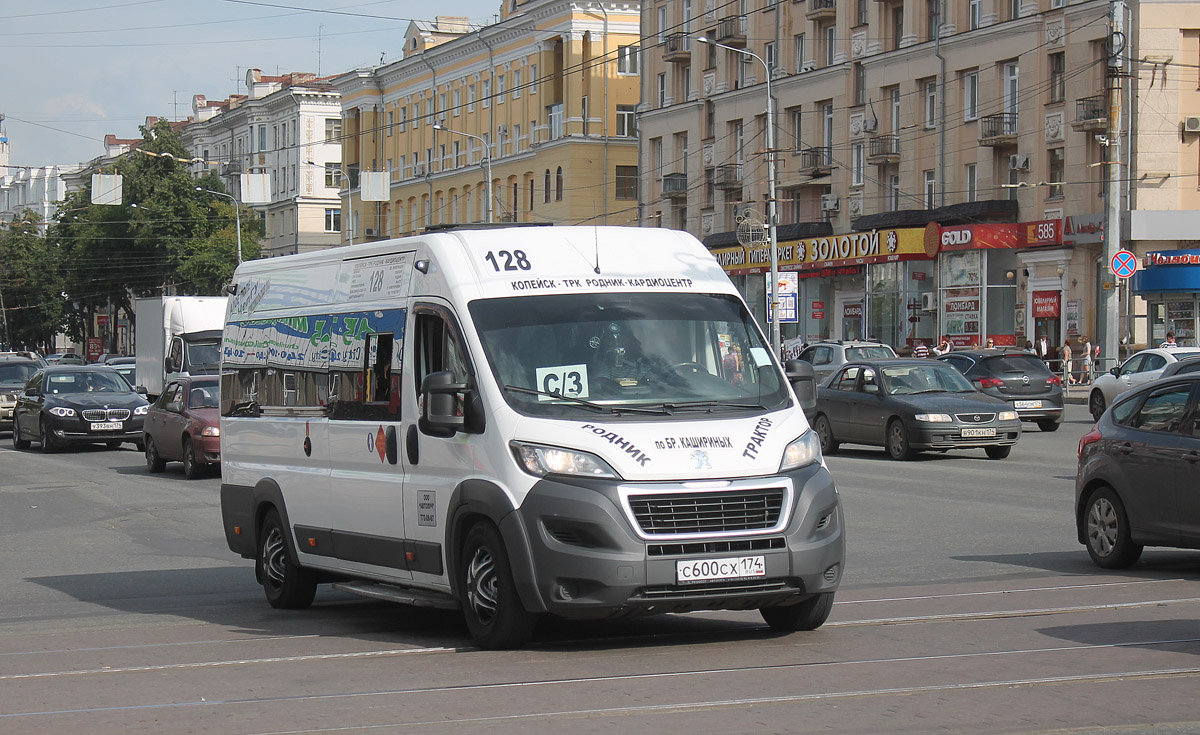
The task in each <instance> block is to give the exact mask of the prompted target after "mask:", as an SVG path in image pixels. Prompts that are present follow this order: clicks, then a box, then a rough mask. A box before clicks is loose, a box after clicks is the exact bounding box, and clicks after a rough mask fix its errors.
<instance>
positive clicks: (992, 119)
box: [979, 112, 1017, 148]
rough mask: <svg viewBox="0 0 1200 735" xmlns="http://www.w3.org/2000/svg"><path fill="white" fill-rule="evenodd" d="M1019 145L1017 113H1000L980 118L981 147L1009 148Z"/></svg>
mask: <svg viewBox="0 0 1200 735" xmlns="http://www.w3.org/2000/svg"><path fill="white" fill-rule="evenodd" d="M1016 144H1017V113H1015V112H998V113H996V114H995V115H985V116H984V117H981V118H979V145H986V146H991V147H992V148H1007V147H1011V146H1015V145H1016Z"/></svg>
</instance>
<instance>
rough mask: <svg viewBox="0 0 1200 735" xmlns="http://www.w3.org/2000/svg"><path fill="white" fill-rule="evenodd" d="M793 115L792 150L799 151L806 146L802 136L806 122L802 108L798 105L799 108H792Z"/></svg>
mask: <svg viewBox="0 0 1200 735" xmlns="http://www.w3.org/2000/svg"><path fill="white" fill-rule="evenodd" d="M791 116H792V150H795V151H799V150H800V149H801V148H803V147H804V143H803V140H802V138H801V131H802V130H803V129H804V124H803V123H804V114H803V113H802V112H801V111H800V108H798V107H797V108H793V109H792V110H791Z"/></svg>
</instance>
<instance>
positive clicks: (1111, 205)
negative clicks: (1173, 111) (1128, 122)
mask: <svg viewBox="0 0 1200 735" xmlns="http://www.w3.org/2000/svg"><path fill="white" fill-rule="evenodd" d="M1109 13H1110V16H1109V23H1110V30H1109V34H1108V75H1107V79H1108V146H1107V149H1108V190H1107V192H1106V194H1107V196H1106V197H1105V203H1106V204H1107V207H1108V211H1107V212H1106V216H1105V223H1104V264H1105V267H1106V268H1107V267H1108V265H1109V264H1110V263H1112V259H1113V256H1114V255H1116V254H1117V251H1118V250H1120V249H1121V181H1122V178H1123V176H1122V171H1123V161H1122V158H1123V155H1122V150H1123V149H1125V148H1126V146H1125V145H1124V143H1125V140H1124V136H1123V130H1122V128H1123V125H1124V121H1123V120H1122V116H1121V112H1122V109H1123V108H1124V104H1125V101H1124V94H1123V92H1124V87H1125V77H1126V70H1125V64H1124V61H1123V56H1124V54H1125V50H1126V47H1127V45H1128V44H1127V42H1126V36H1125V0H1112V2H1111V3H1110V4H1109ZM1104 280H1105V284H1106V285H1108V284H1110V283H1111V288H1104V289H1101V291H1100V293H1101V294H1102V296H1101V301H1102V302H1103V306H1104V335H1103V341H1102V344H1103V348H1102V349H1103V352H1102V354H1101V356H1102V357H1104V358H1106V359H1107V358H1110V359H1113V360H1116V359H1117V358H1119V357H1120V354H1119V352H1118V350H1119V345H1120V339H1121V335H1120V331H1121V307H1120V297H1119V295H1118V284H1117V279H1116V277H1115V276H1114V275H1112V274H1111V273H1107V274H1106V275H1105V279H1104Z"/></svg>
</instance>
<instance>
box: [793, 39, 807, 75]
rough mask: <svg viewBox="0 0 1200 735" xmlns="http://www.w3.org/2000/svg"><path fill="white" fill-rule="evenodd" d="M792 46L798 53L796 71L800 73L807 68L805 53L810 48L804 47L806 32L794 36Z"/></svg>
mask: <svg viewBox="0 0 1200 735" xmlns="http://www.w3.org/2000/svg"><path fill="white" fill-rule="evenodd" d="M792 48H793V52H794V53H795V54H796V66H795V69H796V73H797V74H799V73H800V72H802V71H804V70H805V68H806V67H805V66H804V62H805V61H806V59H805V58H804V54H805V53H806V52H807V51H808V49H806V48H805V47H804V34H803V33H800V34H798V35H796V36H794V37H793V38H792Z"/></svg>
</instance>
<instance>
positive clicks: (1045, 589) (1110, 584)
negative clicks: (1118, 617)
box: [833, 577, 1188, 605]
mask: <svg viewBox="0 0 1200 735" xmlns="http://www.w3.org/2000/svg"><path fill="white" fill-rule="evenodd" d="M1187 581H1188V580H1186V579H1184V578H1182V577H1173V578H1171V579H1138V580H1130V581H1128V582H1096V583H1095V584H1069V585H1063V586H1061V587H1058V586H1056V587H1018V588H1017V589H1011V590H987V591H982V592H950V593H947V594H944V595H917V596H914V597H879V598H874V599H870V600H834V603H833V604H834V605H862V604H863V603H870V602H908V601H912V600H941V599H945V598H950V597H976V596H985V595H1010V594H1016V593H1019V592H1055V591H1058V590H1077V589H1091V588H1093V587H1120V586H1122V585H1134V584H1160V583H1162V582H1187Z"/></svg>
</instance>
